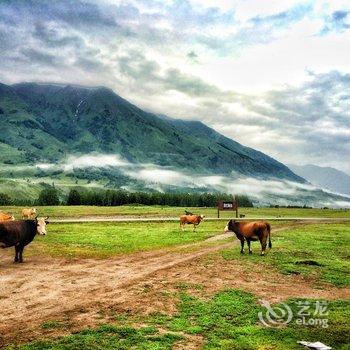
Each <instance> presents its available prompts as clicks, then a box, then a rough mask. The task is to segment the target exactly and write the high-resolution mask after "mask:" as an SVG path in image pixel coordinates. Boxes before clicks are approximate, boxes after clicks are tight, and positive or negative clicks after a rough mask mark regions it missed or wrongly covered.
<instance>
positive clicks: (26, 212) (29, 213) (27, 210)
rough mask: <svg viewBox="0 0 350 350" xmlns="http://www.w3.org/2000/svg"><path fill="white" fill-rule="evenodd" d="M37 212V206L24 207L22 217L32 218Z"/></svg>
mask: <svg viewBox="0 0 350 350" xmlns="http://www.w3.org/2000/svg"><path fill="white" fill-rule="evenodd" d="M35 214H36V209H35V208H24V209H23V210H22V219H32V218H33V217H34V216H35Z"/></svg>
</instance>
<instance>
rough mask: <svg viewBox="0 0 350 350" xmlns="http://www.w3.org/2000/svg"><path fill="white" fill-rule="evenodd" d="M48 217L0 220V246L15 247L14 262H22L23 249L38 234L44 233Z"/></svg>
mask: <svg viewBox="0 0 350 350" xmlns="http://www.w3.org/2000/svg"><path fill="white" fill-rule="evenodd" d="M47 219H48V218H35V219H34V220H25V221H4V222H0V248H8V247H15V251H16V255H15V263H17V262H20V263H22V262H23V257H22V254H23V249H24V247H25V246H26V245H27V244H29V243H30V242H31V241H32V240H33V239H34V237H35V235H36V234H38V235H46V225H47V224H48V221H47Z"/></svg>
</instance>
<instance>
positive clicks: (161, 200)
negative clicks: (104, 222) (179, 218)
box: [67, 189, 253, 207]
mask: <svg viewBox="0 0 350 350" xmlns="http://www.w3.org/2000/svg"><path fill="white" fill-rule="evenodd" d="M232 199H233V196H232V195H229V194H224V193H185V192H174V193H161V192H152V193H149V192H128V191H123V190H106V191H93V190H91V191H83V192H81V191H79V190H77V189H72V190H70V192H69V195H68V198H67V205H101V206H115V205H124V204H143V205H167V206H174V207H215V206H216V205H217V203H218V201H219V200H224V201H232ZM236 200H237V201H238V204H239V206H241V207H252V206H253V203H252V202H251V200H250V199H249V198H248V197H247V196H244V195H238V196H236Z"/></svg>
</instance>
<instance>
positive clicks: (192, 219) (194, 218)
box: [180, 215, 204, 232]
mask: <svg viewBox="0 0 350 350" xmlns="http://www.w3.org/2000/svg"><path fill="white" fill-rule="evenodd" d="M203 220H204V215H181V216H180V228H181V230H182V231H184V230H185V225H186V224H189V225H193V232H195V231H196V227H197V225H199V224H200V223H201V221H203Z"/></svg>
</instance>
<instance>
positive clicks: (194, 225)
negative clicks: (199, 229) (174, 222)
mask: <svg viewBox="0 0 350 350" xmlns="http://www.w3.org/2000/svg"><path fill="white" fill-rule="evenodd" d="M196 226H197V225H196V224H193V232H196Z"/></svg>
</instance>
